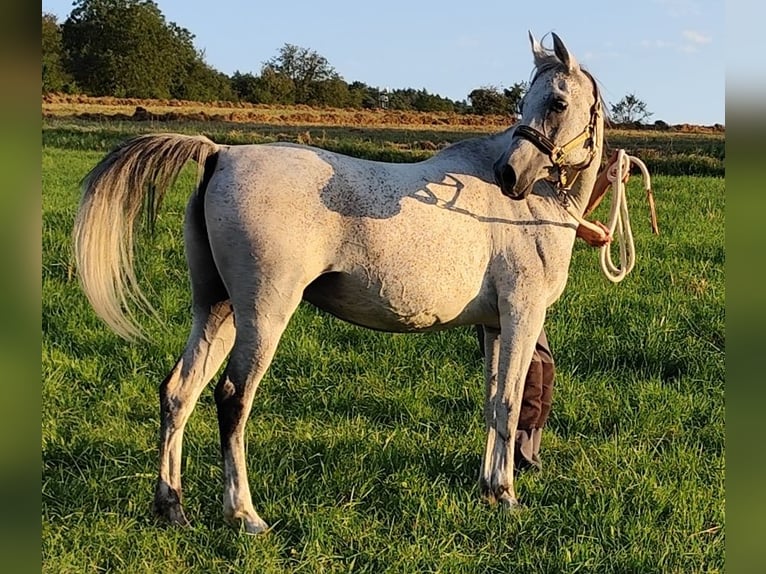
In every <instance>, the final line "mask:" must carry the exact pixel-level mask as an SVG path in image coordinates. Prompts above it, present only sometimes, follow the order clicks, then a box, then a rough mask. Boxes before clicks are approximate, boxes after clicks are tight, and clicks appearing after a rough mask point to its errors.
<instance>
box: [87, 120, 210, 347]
mask: <svg viewBox="0 0 766 574" xmlns="http://www.w3.org/2000/svg"><path fill="white" fill-rule="evenodd" d="M217 150H218V145H217V144H216V143H214V142H213V141H211V140H209V139H208V138H206V137H204V136H186V135H180V134H155V135H142V136H138V137H135V138H132V139H130V140H128V141H126V142H125V143H124V144H122V145H121V146H119V147H118V148H117V149H115V150H114V151H112V152H111V153H109V155H107V156H106V157H105V158H104V159H103V160H101V162H100V163H99V164H98V165H97V166H96V167H94V168H93V169H92V170H91V171H90V173H88V175H86V176H85V179H83V182H82V190H83V195H82V199H81V201H80V208H79V211H78V213H77V218H76V220H75V225H74V232H73V240H74V254H75V261H76V264H77V269H78V274H79V277H80V282H81V284H82V288H83V291H84V292H85V295H86V296H87V297H88V300H89V301H90V304H91V305H92V306H93V309H94V310H95V312H96V314H98V316H99V317H101V319H103V320H104V322H105V323H106V324H107V325H109V327H110V328H111V329H112V330H113V331H114V332H115V333H117V334H118V335H120V336H122V337H124V338H126V339H132V338H134V337H136V336H142V334H143V333H142V329H141V328H140V326H139V325H138V323H137V321H136V320H135V316H134V313H133V312H132V310H131V309H132V307H136V306H137V307H138V308H140V309H143V310H144V311H153V308H152V306H151V304H150V303H149V302H148V300H147V299H146V297H145V296H144V295H143V293H142V292H141V289H140V288H139V285H138V281H137V278H136V274H135V271H134V268H133V240H134V238H133V235H134V230H135V227H136V220H137V218H138V216H139V214H140V213H141V212H142V211H144V212H145V213H146V218H147V221H148V223H149V228H150V229H151V228H152V226H153V224H154V220H155V217H156V214H157V210H158V209H159V207H160V204H161V203H162V198H163V196H164V195H165V192H166V191H167V189H168V188H169V187H170V186H171V185H172V184H173V182H174V181H175V180H176V178H177V177H178V174H179V173H180V171H181V169H182V168H183V167H184V165H185V164H186V162H187V161H189V160H190V159H193V160H195V161H196V162H197V163H198V164H199V175H198V179H201V177H202V175H203V173H202V172H203V169H204V165H205V160H206V159H207V157H208V156H209V155H210V154H213V153H215V152H216V151H217Z"/></svg>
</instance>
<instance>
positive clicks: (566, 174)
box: [512, 72, 601, 203]
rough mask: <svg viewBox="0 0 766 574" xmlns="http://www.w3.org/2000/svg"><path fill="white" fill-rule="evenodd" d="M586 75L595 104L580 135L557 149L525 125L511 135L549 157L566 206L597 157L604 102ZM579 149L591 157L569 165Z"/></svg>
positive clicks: (546, 137) (546, 138)
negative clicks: (598, 131) (579, 181)
mask: <svg viewBox="0 0 766 574" xmlns="http://www.w3.org/2000/svg"><path fill="white" fill-rule="evenodd" d="M583 73H585V74H586V75H587V76H588V78H590V80H591V82H593V96H594V101H593V105H592V106H591V108H590V121H589V122H588V125H587V126H585V128H584V129H583V130H582V131H581V132H580V133H579V134H578V135H577V136H575V137H574V138H572V139H571V140H569V141H568V142H567V143H565V144H564V145H560V146H557V145H556V144H555V143H553V141H551V139H550V138H549V137H548V136H546V135H545V134H544V133H542V132H540V131H538V130H536V129H535V128H533V127H531V126H528V125H524V124H522V125H520V126H517V127H516V129H515V130H514V132H513V136H512V137H514V138H522V139H525V140H527V141H529V142H531V143H532V144H534V146H535V147H536V148H537V149H539V150H540V151H541V152H543V153H544V154H545V155H547V156H548V157H549V158H550V160H551V162H553V165H554V166H555V167H556V171H557V175H556V177H555V178H553V179H551V181H552V182H553V183H555V184H556V188H557V190H558V192H559V195H560V197H561V198H562V201H564V202H565V203H566V201H567V199H566V196H567V193H568V192H569V190H571V189H572V185H574V182H575V180H576V179H577V176H578V175H580V172H581V171H583V170H584V169H585V168H587V167H588V166H589V165H590V164H591V162H592V161H593V158H594V157H595V156H596V127H597V123H598V119H599V117H600V115H601V100H600V98H599V95H598V88H597V87H596V82H595V80H594V79H593V78H592V77H591V76H590V74H588V73H587V72H583ZM580 147H584V148H586V149H588V156H587V157H586V158H585V159H584V160H583V161H581V162H579V163H576V164H573V163H567V157H568V156H569V154H571V153H572V152H573V151H574V150H576V149H579V148H580Z"/></svg>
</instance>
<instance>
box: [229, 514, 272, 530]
mask: <svg viewBox="0 0 766 574" xmlns="http://www.w3.org/2000/svg"><path fill="white" fill-rule="evenodd" d="M226 522H228V523H229V524H231V525H232V526H234V527H235V528H239V529H241V530H243V531H244V532H245V534H261V533H263V532H266V531H267V530H268V529H269V525H268V524H266V521H264V520H263V519H262V518H261V517H260V516H258V514H257V513H255V512H253V513H244V512H238V513H236V514H235V515H234V516H231V517H226Z"/></svg>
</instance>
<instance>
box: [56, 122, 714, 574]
mask: <svg viewBox="0 0 766 574" xmlns="http://www.w3.org/2000/svg"><path fill="white" fill-rule="evenodd" d="M189 129H193V127H192V128H189ZM110 134H111V135H110ZM124 135H125V130H124V129H123V128H121V127H120V126H109V125H93V126H85V125H82V126H78V127H71V126H70V127H66V126H53V125H52V124H50V123H49V124H46V126H45V128H44V133H43V143H44V146H43V206H44V208H43V278H42V279H43V325H42V327H43V348H42V364H43V381H42V387H43V388H42V401H43V412H42V517H41V520H42V529H43V537H42V545H43V548H42V569H43V571H44V572H57V573H58V572H77V573H81V572H477V573H484V572H498V573H500V572H503V573H504V572H530V573H538V572H597V573H607V572H618V573H624V572H683V573H686V572H716V571H723V569H724V532H725V527H724V522H725V520H724V486H723V481H724V466H725V465H724V345H725V328H724V259H725V253H724V241H723V238H724V219H723V218H724V215H723V213H724V211H723V210H724V193H725V191H724V180H723V179H721V178H716V177H709V176H704V177H703V176H699V175H696V176H676V175H661V174H655V177H654V182H653V183H654V185H653V187H654V190H655V197H656V200H657V209H658V214H659V219H660V226H661V231H662V234H661V235H660V236H659V237H655V236H652V235H651V234H650V232H649V224H648V217H647V215H646V213H647V211H646V206H645V203H644V201H643V198H642V192H641V189H640V184H639V182H638V181H636V180H635V179H634V181H632V182H631V184H630V188H629V196H630V197H629V201H630V204H631V207H632V215H633V228H634V231H635V235H636V246H637V252H638V262H637V264H636V269H635V270H634V271H633V273H632V274H631V275H630V276H629V277H628V278H627V279H626V280H625V281H624V282H623V283H621V284H619V285H612V284H610V283H609V282H608V281H607V280H606V279H604V278H603V277H602V276H601V275H600V271H599V269H598V263H597V260H598V257H597V252H596V251H594V250H592V249H590V248H588V247H586V246H584V245H583V244H581V243H578V245H577V246H576V249H575V253H574V258H573V261H572V266H571V273H570V282H569V285H568V287H567V290H566V291H565V293H564V295H563V296H562V298H561V300H560V301H559V302H558V303H557V304H556V305H555V306H554V307H553V308H552V309H551V311H550V314H549V318H548V320H547V323H546V325H547V331H548V335H549V339H550V342H551V345H552V346H553V351H554V355H555V357H556V360H557V369H558V372H557V379H556V390H555V396H554V408H553V413H552V416H551V419H550V421H549V428H548V430H547V431H546V434H545V437H544V445H543V461H544V468H543V470H542V472H540V473H536V474H522V475H521V476H519V477H518V483H517V484H518V492H519V495H520V497H521V498H522V501H523V502H524V503H525V505H526V508H525V509H524V510H523V511H521V512H519V513H515V514H509V513H507V512H505V511H503V510H502V509H500V508H498V507H491V506H489V505H487V504H485V503H484V502H483V501H482V500H481V498H480V496H479V492H478V488H477V476H478V467H479V463H480V457H481V453H482V449H483V445H484V440H485V435H484V430H483V423H482V414H481V413H482V400H483V381H482V376H481V359H480V355H479V352H478V349H477V345H476V342H475V340H474V337H473V333H472V332H471V330H469V329H456V330H453V331H448V332H443V333H437V334H429V335H389V334H383V333H376V332H372V331H367V330H364V329H361V328H357V327H354V326H351V325H348V324H345V323H341V322H340V321H337V320H335V319H332V318H330V317H328V316H326V315H324V314H322V313H320V312H318V311H316V310H314V309H313V308H311V307H309V306H302V307H301V308H300V309H299V311H298V313H297V314H296V315H295V317H294V318H293V320H292V321H291V323H290V325H289V328H288V330H287V332H286V334H285V336H284V338H283V340H282V343H281V346H280V349H279V351H278V354H277V357H276V358H275V361H274V363H273V365H272V368H271V369H270V371H269V372H268V374H267V375H266V377H265V378H264V380H263V382H262V384H261V387H260V389H259V391H258V394H257V396H256V400H255V404H254V407H253V412H252V415H251V418H250V422H249V424H248V462H249V469H250V483H251V488H252V491H253V498H254V503H255V506H256V508H257V509H258V511H259V513H260V514H261V516H263V517H264V519H266V520H267V521H268V522H269V523H270V524H271V525H272V526H273V530H272V531H271V532H270V533H268V534H267V535H265V536H259V537H249V536H246V535H244V534H242V533H240V532H237V531H235V530H234V529H231V528H230V527H228V526H226V525H224V523H223V520H222V513H221V500H220V497H221V490H222V476H221V469H220V460H219V459H220V456H219V452H218V436H217V422H216V415H215V405H214V401H213V396H212V388H211V389H208V390H207V391H206V392H205V393H204V394H203V396H202V398H201V400H200V403H199V405H198V406H197V409H196V411H195V413H194V414H193V416H192V418H191V421H190V423H189V426H188V430H187V433H186V442H185V451H184V462H185V468H184V487H185V497H186V509H187V512H188V515H189V518H190V519H191V520H192V522H193V526H192V527H191V528H190V529H186V530H180V529H175V528H168V527H166V526H164V525H162V524H160V523H157V522H155V520H154V519H153V518H152V515H151V512H150V503H151V499H152V495H153V487H154V477H155V472H156V454H157V452H156V451H157V446H156V440H157V433H158V425H159V420H158V410H159V409H158V404H157V402H158V401H157V388H158V385H159V382H160V381H161V380H162V379H163V378H164V376H165V374H166V372H167V370H168V369H169V368H170V367H171V366H172V364H173V362H174V360H175V357H176V356H177V354H178V353H179V352H180V350H181V349H182V347H183V344H184V341H185V338H186V334H187V330H188V327H189V314H188V307H189V303H188V290H187V287H186V281H187V279H186V267H185V264H184V256H183V246H182V238H181V227H180V225H181V219H182V214H183V208H184V204H185V200H186V197H187V191H188V190H189V189H190V188H191V186H192V184H193V181H192V179H193V170H189V171H188V172H187V173H186V174H185V176H184V178H183V179H182V181H181V182H180V183H179V186H178V188H179V189H178V190H177V191H176V192H175V193H172V194H170V195H169V196H168V198H167V200H166V203H165V206H164V208H163V211H162V212H161V214H160V219H159V221H158V228H157V237H156V243H155V244H154V246H152V248H151V249H149V250H147V253H146V255H145V265H144V266H143V269H144V274H145V278H146V281H145V284H146V285H148V284H151V285H152V289H151V290H150V292H152V291H153V292H154V295H153V296H152V299H153V301H154V302H155V303H156V306H157V307H158V308H159V310H160V313H161V321H160V322H149V323H147V324H146V327H147V329H148V331H149V334H150V342H144V343H138V344H129V343H125V342H124V341H122V340H120V339H119V338H117V337H116V336H115V335H113V334H112V333H111V332H109V331H108V330H107V329H106V328H105V327H104V326H103V325H102V324H101V323H100V322H99V321H98V319H96V318H95V316H94V315H93V313H92V311H91V310H90V308H89V307H88V305H87V302H86V301H85V298H84V296H83V295H82V293H81V292H80V290H79V287H78V285H77V281H76V278H75V277H74V276H73V269H72V264H71V256H70V237H69V234H70V232H71V225H72V221H73V217H74V213H75V210H76V205H77V201H78V196H79V192H78V189H77V185H78V181H79V179H80V178H81V177H82V176H83V175H84V174H85V173H86V172H87V171H88V169H90V168H91V167H92V166H93V165H94V164H95V163H96V162H97V161H98V160H99V159H100V158H101V157H102V156H103V151H104V149H105V148H108V147H109V146H111V145H113V143H114V140H118V139H119V138H121V137H123V136H124ZM344 137H346V136H344ZM348 137H349V138H350V137H351V136H348ZM402 137H404V136H402ZM414 137H416V138H417V139H425V138H429V139H433V138H436V137H437V136H432V134H427V135H425V136H424V135H423V134H422V132H421V133H418V134H417V136H414ZM341 140H343V138H340V139H339V140H338V141H341ZM348 141H351V140H350V139H349V140H348ZM358 141H359V142H360V143H359V144H358V145H359V146H361V148H364V146H367V147H369V148H370V149H372V150H373V152H374V150H375V149H377V150H380V149H382V148H383V146H384V145H385V144H384V143H382V142H380V141H378V140H374V139H369V138H368V139H366V140H365V138H364V137H361V138H359V140H358ZM348 145H349V146H351V147H353V145H352V144H348ZM612 145H614V142H612ZM684 152H685V153H699V154H701V155H703V156H704V157H712V158H713V159H715V157H714V156H715V154H714V153H713V152H711V151H710V150H707V151H705V150H704V149H701V150H698V151H696V152H695V151H694V150H692V151H689V150H688V149H686V148H685V149H684ZM375 153H382V152H375ZM705 154H707V155H705ZM373 155H374V153H373ZM719 159H720V158H719ZM636 179H637V178H636ZM602 209H603V208H602ZM599 215H600V216H601V217H602V219H603V218H604V217H605V216H604V215H603V214H599Z"/></svg>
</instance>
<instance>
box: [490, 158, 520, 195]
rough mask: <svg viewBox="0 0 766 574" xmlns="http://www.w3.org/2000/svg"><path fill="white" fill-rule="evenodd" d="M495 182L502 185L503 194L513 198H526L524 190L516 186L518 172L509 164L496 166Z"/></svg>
mask: <svg viewBox="0 0 766 574" xmlns="http://www.w3.org/2000/svg"><path fill="white" fill-rule="evenodd" d="M495 182H496V183H497V185H498V186H500V191H502V192H503V195H505V196H506V197H510V198H511V199H524V197H525V196H526V194H525V193H524V190H519V189H517V188H516V172H515V171H514V169H513V168H512V167H511V166H510V165H509V164H508V163H504V164H501V165H499V166H497V167H496V168H495Z"/></svg>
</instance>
